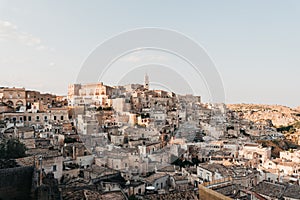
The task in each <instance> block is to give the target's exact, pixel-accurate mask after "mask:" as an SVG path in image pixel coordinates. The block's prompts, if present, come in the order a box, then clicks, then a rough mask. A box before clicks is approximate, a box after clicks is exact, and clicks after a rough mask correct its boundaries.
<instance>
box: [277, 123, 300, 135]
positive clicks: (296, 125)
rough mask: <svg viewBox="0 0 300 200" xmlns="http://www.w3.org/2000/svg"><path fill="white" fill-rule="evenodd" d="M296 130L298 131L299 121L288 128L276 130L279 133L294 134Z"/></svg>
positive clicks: (282, 127) (299, 127)
mask: <svg viewBox="0 0 300 200" xmlns="http://www.w3.org/2000/svg"><path fill="white" fill-rule="evenodd" d="M297 129H300V121H298V122H296V123H294V124H292V125H289V126H280V127H279V128H277V129H276V130H277V131H278V132H281V133H295V132H296V131H297Z"/></svg>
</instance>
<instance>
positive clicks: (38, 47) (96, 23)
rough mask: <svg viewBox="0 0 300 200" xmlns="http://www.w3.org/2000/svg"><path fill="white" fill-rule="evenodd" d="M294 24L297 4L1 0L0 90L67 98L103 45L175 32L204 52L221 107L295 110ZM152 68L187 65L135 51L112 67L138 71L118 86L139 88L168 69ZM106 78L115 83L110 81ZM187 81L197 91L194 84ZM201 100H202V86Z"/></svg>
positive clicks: (299, 34)
mask: <svg viewBox="0 0 300 200" xmlns="http://www.w3.org/2000/svg"><path fill="white" fill-rule="evenodd" d="M299 19H300V1H297V0H295V1H289V0H287V1H276V0H272V1H258V0H254V1H234V0H232V1H214V0H212V1H173V0H172V1H171V0H170V1H168V0H166V1H140V0H136V1H134V0H132V1H100V0H99V1H93V0H89V1H83V0H75V1H71V0H64V1H53V0H43V1H40V0H27V1H22V0H20V1H16V0H0V69H1V72H0V86H10V87H12V86H16V87H25V88H28V89H36V90H40V91H43V92H52V93H56V94H60V95H64V94H67V87H68V84H70V83H75V82H76V80H77V76H78V73H79V72H80V69H81V67H82V64H83V63H84V61H85V60H86V59H87V58H88V57H89V55H90V54H91V52H93V50H95V48H97V46H99V45H100V44H101V43H103V42H104V41H105V40H108V39H109V38H111V37H113V36H115V35H118V34H119V33H122V32H124V31H128V30H132V29H137V28H143V27H158V28H163V29H171V30H175V31H178V32H180V33H182V34H184V35H186V36H188V37H189V38H192V39H193V40H194V41H195V42H197V43H198V44H199V45H200V46H202V47H203V48H204V49H205V51H206V52H207V54H208V55H209V57H210V58H211V59H212V61H213V62H214V64H215V66H216V68H217V70H218V71H219V74H220V76H221V78H222V81H223V85H224V88H225V95H226V98H225V100H226V103H260V104H281V105H287V106H290V107H296V106H299V105H300V92H299V86H300V78H299V74H300V56H299V54H300V20H299ZM145 60H147V62H146V61H145ZM149 63H152V64H149ZM155 63H163V64H164V65H168V66H169V68H170V67H171V68H173V69H174V70H175V71H176V69H179V68H180V67H182V66H185V65H186V63H182V62H181V61H178V58H176V57H174V55H165V54H164V55H162V54H158V53H157V52H153V51H152V52H151V51H145V52H142V53H140V52H134V53H132V54H130V55H126V56H124V57H122V58H120V59H119V60H118V61H117V62H116V63H115V64H114V67H115V72H117V71H118V66H119V67H124V66H125V67H126V66H142V68H139V69H138V70H136V72H135V76H123V78H122V80H118V82H120V83H128V82H130V81H132V82H139V83H142V81H143V76H142V75H143V73H144V72H145V71H146V72H147V73H148V74H149V76H150V81H151V80H155V81H156V83H157V82H158V81H159V80H160V79H161V74H168V72H165V71H164V72H163V73H158V72H157V71H156V72H155V73H154V70H158V69H159V68H158V67H159V65H157V66H155ZM166 63H167V64H166ZM161 66H163V65H161ZM147 67H148V68H147ZM186 68H188V66H186ZM174 70H173V71H174ZM129 71H130V70H129ZM158 71H159V70H158ZM112 73H114V72H112ZM128 73H129V72H128ZM170 74H171V73H170ZM177 75H178V74H177ZM177 75H175V74H174V77H176V76H177ZM179 76H180V74H179ZM132 77H134V78H133V79H131V78H132ZM183 79H184V81H185V82H189V78H188V77H184V78H183ZM104 80H105V81H104V83H106V82H108V84H114V82H113V81H112V82H110V80H111V78H107V79H104ZM202 82H203V80H199V85H203V84H202ZM189 84H190V85H192V87H195V86H196V85H198V82H191V83H189ZM189 84H185V83H183V84H178V83H177V84H176V81H175V80H174V83H173V85H172V87H171V89H172V90H174V91H179V92H181V93H184V91H183V87H181V86H182V85H189ZM157 85H159V84H157ZM166 86H167V85H166ZM153 87H155V84H154V82H153ZM199 87H200V86H199ZM188 92H190V91H188ZM200 95H202V94H200ZM203 96H204V97H205V98H203V99H204V100H206V99H208V97H207V96H208V95H207V91H205V89H203Z"/></svg>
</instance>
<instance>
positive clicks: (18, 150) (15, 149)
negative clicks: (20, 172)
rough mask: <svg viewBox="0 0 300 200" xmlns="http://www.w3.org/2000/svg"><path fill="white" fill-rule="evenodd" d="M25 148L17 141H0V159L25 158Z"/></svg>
mask: <svg viewBox="0 0 300 200" xmlns="http://www.w3.org/2000/svg"><path fill="white" fill-rule="evenodd" d="M25 152H26V147H25V145H24V144H23V143H21V142H20V141H19V140H17V139H8V140H2V142H1V143H0V159H15V158H22V157H24V156H26V153H25Z"/></svg>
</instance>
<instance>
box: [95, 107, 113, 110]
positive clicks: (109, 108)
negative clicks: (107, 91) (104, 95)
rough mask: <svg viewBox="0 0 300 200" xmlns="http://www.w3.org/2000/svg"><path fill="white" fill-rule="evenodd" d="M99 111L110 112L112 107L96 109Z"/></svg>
mask: <svg viewBox="0 0 300 200" xmlns="http://www.w3.org/2000/svg"><path fill="white" fill-rule="evenodd" d="M101 110H107V111H110V110H112V107H101V106H100V107H98V108H97V111H101Z"/></svg>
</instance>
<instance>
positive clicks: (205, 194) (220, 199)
mask: <svg viewBox="0 0 300 200" xmlns="http://www.w3.org/2000/svg"><path fill="white" fill-rule="evenodd" d="M199 197H200V198H199V199H200V200H231V198H229V197H226V196H224V195H222V194H220V193H218V192H216V191H213V190H211V189H209V188H206V187H204V186H203V185H199Z"/></svg>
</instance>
